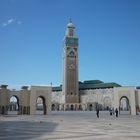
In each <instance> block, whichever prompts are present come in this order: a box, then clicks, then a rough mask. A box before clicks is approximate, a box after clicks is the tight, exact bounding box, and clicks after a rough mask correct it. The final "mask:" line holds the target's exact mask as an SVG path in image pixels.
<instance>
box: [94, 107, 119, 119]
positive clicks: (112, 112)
mask: <svg viewBox="0 0 140 140" xmlns="http://www.w3.org/2000/svg"><path fill="white" fill-rule="evenodd" d="M109 112H110V116H112V115H114V114H115V115H116V117H118V113H119V111H118V109H117V108H116V109H115V111H114V108H113V109H112V108H111V109H110V110H109ZM96 115H97V118H99V108H97V109H96Z"/></svg>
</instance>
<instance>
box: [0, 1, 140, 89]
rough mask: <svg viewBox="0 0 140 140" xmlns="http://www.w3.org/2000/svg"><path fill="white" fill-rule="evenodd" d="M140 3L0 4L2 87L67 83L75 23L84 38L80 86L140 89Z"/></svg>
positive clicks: (53, 2) (82, 42) (0, 70)
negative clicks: (66, 53) (68, 38)
mask: <svg viewBox="0 0 140 140" xmlns="http://www.w3.org/2000/svg"><path fill="white" fill-rule="evenodd" d="M139 7H140V1H139V0H0V84H1V85H2V84H6V85H8V86H9V88H13V89H14V88H15V89H17V88H20V87H21V86H23V85H51V83H52V85H53V86H56V85H60V84H62V53H63V51H62V49H63V38H64V35H65V30H66V25H67V23H68V22H69V18H71V19H72V22H73V24H74V25H75V27H76V29H75V30H76V35H77V37H78V38H79V46H78V49H79V52H78V55H79V56H78V57H79V81H84V80H97V79H98V80H101V81H103V82H116V83H118V84H120V85H122V86H140V62H139V61H140V8H139Z"/></svg>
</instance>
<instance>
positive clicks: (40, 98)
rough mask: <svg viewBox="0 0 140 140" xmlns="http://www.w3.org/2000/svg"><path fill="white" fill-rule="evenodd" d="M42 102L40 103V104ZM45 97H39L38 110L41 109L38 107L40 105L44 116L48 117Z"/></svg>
mask: <svg viewBox="0 0 140 140" xmlns="http://www.w3.org/2000/svg"><path fill="white" fill-rule="evenodd" d="M39 100H40V103H39V102H38V101H39ZM45 100H46V99H45V97H44V96H42V95H41V96H38V97H37V99H36V109H37V108H38V107H39V106H38V105H39V104H40V105H41V106H40V109H39V110H42V112H43V114H44V115H46V101H45Z"/></svg>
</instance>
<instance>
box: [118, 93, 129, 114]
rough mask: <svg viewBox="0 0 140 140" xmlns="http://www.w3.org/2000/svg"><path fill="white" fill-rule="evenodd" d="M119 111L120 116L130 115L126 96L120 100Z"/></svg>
mask: <svg viewBox="0 0 140 140" xmlns="http://www.w3.org/2000/svg"><path fill="white" fill-rule="evenodd" d="M119 111H120V114H130V111H131V110H130V105H129V99H128V98H127V97H126V96H123V97H121V98H120V105H119Z"/></svg>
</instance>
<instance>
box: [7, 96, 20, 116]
mask: <svg viewBox="0 0 140 140" xmlns="http://www.w3.org/2000/svg"><path fill="white" fill-rule="evenodd" d="M8 114H10V115H17V114H19V99H18V97H17V96H15V95H13V96H12V97H11V98H10V101H9V108H8Z"/></svg>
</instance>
